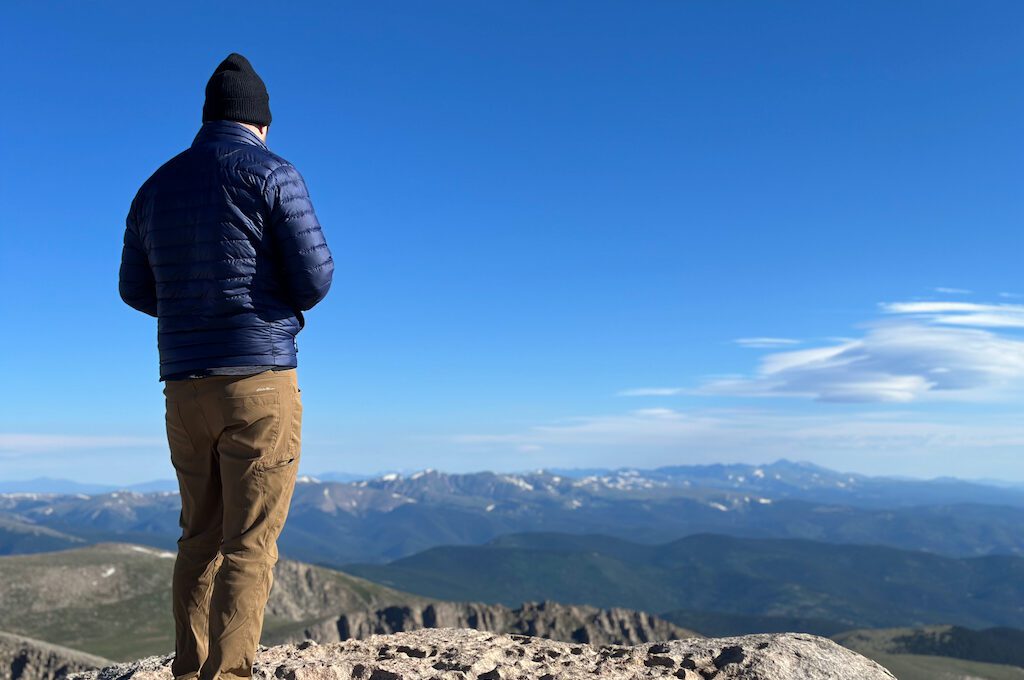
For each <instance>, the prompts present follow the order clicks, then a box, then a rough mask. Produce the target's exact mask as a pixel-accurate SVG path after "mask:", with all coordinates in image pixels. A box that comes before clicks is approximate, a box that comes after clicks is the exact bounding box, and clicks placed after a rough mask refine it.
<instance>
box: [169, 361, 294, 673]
mask: <svg viewBox="0 0 1024 680" xmlns="http://www.w3.org/2000/svg"><path fill="white" fill-rule="evenodd" d="M300 392H301V390H299V387H298V383H297V378H296V371H295V369H290V370H284V371H265V372H263V373H258V374H256V375H246V376H210V377H206V378H191V379H187V380H169V381H166V382H165V386H164V396H165V397H166V398H167V399H166V405H167V441H168V443H169V444H170V449H171V462H172V464H173V465H174V469H175V471H176V473H177V476H178V486H179V489H180V490H181V517H180V521H179V524H180V525H181V529H182V533H181V538H180V539H179V540H178V556H177V559H176V560H175V562H174V577H173V583H172V591H173V595H172V598H173V603H172V610H173V612H174V625H175V657H174V662H173V663H172V665H171V672H172V673H173V674H174V676H175V678H188V679H189V680H191V679H192V678H196V677H198V678H199V679H200V680H216V679H217V678H228V679H230V678H249V677H251V675H252V663H253V659H254V657H255V656H256V648H257V646H258V645H259V639H260V633H261V632H262V629H263V609H264V607H265V605H266V602H267V598H268V596H269V595H270V588H271V585H272V583H273V567H274V564H275V563H276V562H277V537H278V535H279V534H280V533H281V528H282V527H283V526H284V521H285V518H286V517H287V515H288V505H289V503H290V502H291V498H292V492H293V490H294V489H295V475H296V471H297V469H298V466H299V450H300V436H301V435H300V432H301V425H302V400H301V396H300Z"/></svg>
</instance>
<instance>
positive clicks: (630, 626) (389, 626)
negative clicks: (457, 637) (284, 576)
mask: <svg viewBox="0 0 1024 680" xmlns="http://www.w3.org/2000/svg"><path fill="white" fill-rule="evenodd" d="M421 628H475V629H478V630H485V631H487V632H490V633H499V634H513V633H516V634H523V635H533V636H537V637H543V638H548V639H551V640H560V641H564V642H582V643H589V644H597V645H604V644H619V645H635V644H641V643H644V642H652V641H655V640H675V639H682V638H689V637H699V635H698V634H697V633H694V632H693V631H691V630H687V629H685V628H681V627H679V626H676V625H675V624H673V623H670V622H668V621H666V620H664V619H662V618H659V617H657V616H653V615H651V614H647V613H645V612H639V611H635V610H632V609H621V608H618V607H612V608H610V609H600V608H598V607H591V606H586V605H565V604H559V603H557V602H547V601H545V602H526V603H524V604H523V605H522V606H520V607H516V608H514V609H512V608H509V607H505V606H502V605H497V604H483V603H480V602H432V603H428V604H420V605H417V604H412V605H395V606H389V607H382V608H378V609H363V610H356V611H347V612H345V613H344V614H341V615H340V616H335V617H330V618H326V619H324V620H322V621H319V622H317V623H314V624H312V625H308V626H305V627H303V628H302V629H301V630H294V631H292V632H290V633H288V634H286V635H282V636H278V637H277V638H275V639H274V641H275V642H296V643H297V642H302V641H303V640H307V639H310V640H313V641H315V642H319V643H321V644H324V643H331V642H340V641H343V640H349V639H353V638H357V639H361V638H367V637H370V636H371V635H379V634H387V633H399V632H406V631H411V630H419V629H421Z"/></svg>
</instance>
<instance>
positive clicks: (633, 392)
mask: <svg viewBox="0 0 1024 680" xmlns="http://www.w3.org/2000/svg"><path fill="white" fill-rule="evenodd" d="M685 391H686V388H684V387H634V388H633V389H630V390H622V391H621V392H617V393H616V396H619V397H672V396H675V395H677V394H683V392H685Z"/></svg>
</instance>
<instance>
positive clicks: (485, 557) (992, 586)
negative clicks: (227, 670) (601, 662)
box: [344, 534, 1024, 634]
mask: <svg viewBox="0 0 1024 680" xmlns="http://www.w3.org/2000/svg"><path fill="white" fill-rule="evenodd" d="M344 569H345V571H347V572H349V573H352V574H355V575H358V576H362V577H365V578H368V579H370V580H372V581H375V582H377V583H381V584H385V585H387V586H389V587H392V588H397V589H400V590H404V591H408V592H414V593H417V594H420V595H426V596H430V597H438V598H451V597H452V596H453V595H455V594H456V593H458V594H459V597H463V598H469V599H473V600H481V601H484V602H502V603H515V602H520V601H522V600H537V599H551V600H556V601H559V602H564V603H577V602H585V603H588V604H593V605H595V606H599V607H611V606H617V607H627V608H630V609H640V610H643V611H649V612H652V613H656V614H660V615H662V616H663V617H665V618H667V619H669V620H674V621H675V622H676V623H679V624H680V625H685V626H689V627H693V628H696V629H697V630H701V626H699V625H698V623H699V622H698V621H695V620H693V619H692V618H690V619H687V620H685V621H683V620H678V619H677V618H676V617H674V616H673V610H691V611H693V610H696V611H707V612H722V613H726V614H734V615H754V616H770V617H788V618H791V619H795V618H800V619H802V620H804V621H805V622H812V621H813V620H820V621H824V622H831V625H832V626H834V627H845V628H860V627H871V628H878V627H894V626H913V625H921V624H933V623H956V624H959V625H963V626H968V627H975V628H980V627H989V626H1011V627H1017V628H1021V627H1024V558H1021V557H1014V556H991V557H978V558H968V559H962V558H961V559H957V558H949V557H942V556H938V555H933V554H929V553H924V552H911V551H905V550H897V549H894V548H887V547H881V546H863V545H830V544H825V543H819V542H814V541H802V540H777V539H776V540H768V539H744V538H735V537H728V536H717V535H706V534H704V535H694V536H689V537H686V538H683V539H679V540H677V541H673V542H670V543H665V544H660V545H642V544H638V543H633V542H630V541H626V540H623V539H618V538H613V537H609V536H601V535H587V536H583V535H569V534H514V535H507V536H503V537H500V538H498V539H495V540H494V541H492V542H490V543H488V544H486V545H480V546H443V547H436V548H432V549H430V550H427V551H424V552H422V553H419V554H416V555H413V556H410V557H406V558H402V559H400V560H396V561H394V562H392V563H390V564H387V565H379V564H376V565H374V564H363V565H347V566H345V567H344ZM834 627H833V628H832V630H823V631H815V630H810V631H809V632H821V633H826V634H827V633H834V632H835V628H834ZM702 632H703V631H702Z"/></svg>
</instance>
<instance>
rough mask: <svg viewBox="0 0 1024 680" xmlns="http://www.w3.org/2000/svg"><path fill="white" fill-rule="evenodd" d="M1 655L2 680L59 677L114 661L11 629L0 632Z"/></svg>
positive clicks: (52, 679)
mask: <svg viewBox="0 0 1024 680" xmlns="http://www.w3.org/2000/svg"><path fill="white" fill-rule="evenodd" d="M0 659H3V665H0V680H60V678H63V677H65V676H66V675H67V674H68V673H70V672H73V671H84V670H88V669H91V668H98V667H102V666H107V665H109V664H110V663H111V662H110V661H109V660H108V659H104V658H103V657H99V656H93V655H92V654H86V653H84V652H79V651H77V650H74V649H68V648H67V647H61V646H59V645H51V644H50V643H48V642H43V641H42V640H35V639H33V638H28V637H23V636H21V635H11V634H10V633H0Z"/></svg>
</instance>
